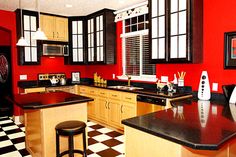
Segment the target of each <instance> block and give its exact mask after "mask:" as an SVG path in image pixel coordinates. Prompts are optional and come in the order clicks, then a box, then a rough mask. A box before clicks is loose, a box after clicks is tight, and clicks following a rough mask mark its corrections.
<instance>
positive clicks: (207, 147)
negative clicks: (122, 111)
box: [122, 120, 230, 150]
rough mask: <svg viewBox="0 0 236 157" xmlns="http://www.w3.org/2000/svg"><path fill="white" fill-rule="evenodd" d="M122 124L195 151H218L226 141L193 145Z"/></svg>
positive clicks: (125, 123)
mask: <svg viewBox="0 0 236 157" xmlns="http://www.w3.org/2000/svg"><path fill="white" fill-rule="evenodd" d="M122 124H124V125H126V126H129V127H131V128H134V129H137V130H140V131H143V132H145V133H149V134H151V135H154V136H157V137H160V138H163V139H166V140H169V141H171V142H174V143H177V144H181V145H183V146H187V147H190V148H192V149H196V150H218V149H220V147H221V146H222V145H223V144H224V143H225V142H226V141H228V140H229V139H230V138H229V139H228V140H226V141H224V142H222V143H220V144H194V143H191V142H187V141H180V140H178V139H177V138H174V137H172V136H168V135H165V134H162V133H159V132H154V131H151V130H148V129H144V128H142V127H139V126H137V125H133V124H131V123H129V122H127V120H122Z"/></svg>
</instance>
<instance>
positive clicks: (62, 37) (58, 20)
mask: <svg viewBox="0 0 236 157" xmlns="http://www.w3.org/2000/svg"><path fill="white" fill-rule="evenodd" d="M55 39H56V40H59V41H68V19H67V18H62V17H55Z"/></svg>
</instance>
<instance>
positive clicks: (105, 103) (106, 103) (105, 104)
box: [105, 101, 107, 109]
mask: <svg viewBox="0 0 236 157" xmlns="http://www.w3.org/2000/svg"><path fill="white" fill-rule="evenodd" d="M105 108H106V109H107V101H106V102H105Z"/></svg>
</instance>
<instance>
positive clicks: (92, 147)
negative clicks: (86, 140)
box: [88, 143, 109, 153]
mask: <svg viewBox="0 0 236 157" xmlns="http://www.w3.org/2000/svg"><path fill="white" fill-rule="evenodd" d="M108 148H109V147H107V146H106V145H104V144H102V143H96V144H92V145H90V146H88V149H90V150H91V151H93V152H95V153H96V152H100V151H102V150H105V149H108Z"/></svg>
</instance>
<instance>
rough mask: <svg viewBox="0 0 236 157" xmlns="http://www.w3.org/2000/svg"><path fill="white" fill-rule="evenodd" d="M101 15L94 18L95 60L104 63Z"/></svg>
mask: <svg viewBox="0 0 236 157" xmlns="http://www.w3.org/2000/svg"><path fill="white" fill-rule="evenodd" d="M103 33H104V31H103V15H101V16H98V17H96V45H97V46H96V49H97V53H96V58H97V61H98V62H103V61H104V51H103Z"/></svg>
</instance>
